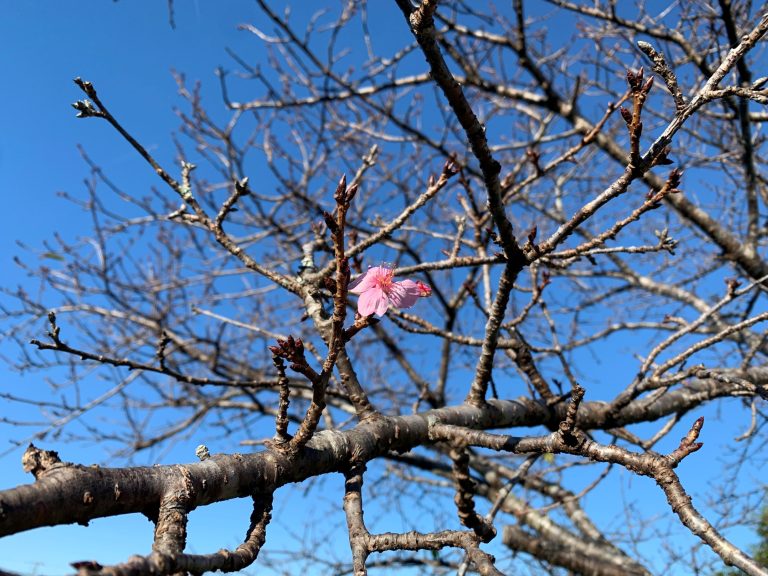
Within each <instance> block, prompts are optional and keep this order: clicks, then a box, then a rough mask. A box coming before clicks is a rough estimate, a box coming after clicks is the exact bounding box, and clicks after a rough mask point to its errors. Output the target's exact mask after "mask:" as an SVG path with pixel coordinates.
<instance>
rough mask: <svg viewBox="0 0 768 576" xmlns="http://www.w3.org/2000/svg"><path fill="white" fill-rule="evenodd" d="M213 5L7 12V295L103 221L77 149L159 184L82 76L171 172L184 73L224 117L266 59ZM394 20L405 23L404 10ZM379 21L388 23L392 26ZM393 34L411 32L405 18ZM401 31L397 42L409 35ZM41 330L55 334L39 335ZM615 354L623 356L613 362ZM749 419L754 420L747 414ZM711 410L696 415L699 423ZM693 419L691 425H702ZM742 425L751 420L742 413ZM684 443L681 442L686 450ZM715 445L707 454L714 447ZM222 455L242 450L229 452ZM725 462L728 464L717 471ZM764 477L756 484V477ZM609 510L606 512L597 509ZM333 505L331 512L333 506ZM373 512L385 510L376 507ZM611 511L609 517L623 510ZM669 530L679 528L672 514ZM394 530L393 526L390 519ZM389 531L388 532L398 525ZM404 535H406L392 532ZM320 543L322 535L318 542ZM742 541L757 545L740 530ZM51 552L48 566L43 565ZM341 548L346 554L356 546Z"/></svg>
mask: <svg viewBox="0 0 768 576" xmlns="http://www.w3.org/2000/svg"><path fill="white" fill-rule="evenodd" d="M222 5H223V3H214V2H196V1H195V2H192V1H190V2H184V3H182V2H177V6H176V14H175V19H176V29H175V30H173V29H171V27H170V26H169V24H168V12H167V6H166V2H162V1H154V2H150V1H131V0H123V1H120V2H106V1H103V0H90V1H79V2H77V3H74V2H56V1H47V2H13V1H9V0H6V1H5V2H2V3H1V4H0V7H2V10H3V11H2V18H0V47H1V48H2V56H1V57H0V72H1V73H2V78H3V79H4V82H3V89H2V92H1V93H0V94H1V96H0V97H1V98H2V124H0V126H1V128H2V133H1V134H2V137H0V193H1V194H2V199H3V202H4V206H5V211H4V218H3V223H2V226H0V266H2V268H1V270H2V282H3V285H5V286H14V285H16V284H19V283H22V284H25V285H27V286H30V285H31V284H30V282H29V279H27V278H26V277H24V276H23V275H22V273H21V271H20V270H19V269H18V268H17V267H16V266H14V264H13V262H12V260H11V259H12V257H13V256H14V255H16V254H19V253H20V252H21V250H20V249H19V248H18V247H17V245H16V241H17V240H21V241H23V242H25V243H27V244H29V245H30V246H40V245H41V243H42V241H44V240H45V239H47V238H51V236H52V234H53V232H54V231H58V232H60V233H62V234H63V235H64V236H65V237H69V238H74V237H76V236H78V235H83V234H87V233H88V230H89V226H90V221H89V219H88V217H87V215H86V214H84V213H83V212H81V211H80V210H79V209H78V208H77V207H75V206H73V205H72V204H71V203H69V202H67V201H65V200H63V199H62V198H60V197H58V196H57V192H60V191H64V192H67V193H69V194H72V195H75V196H76V195H78V194H79V193H81V192H82V190H83V179H84V178H86V177H87V174H88V167H87V166H86V164H85V163H84V162H83V160H82V158H81V157H80V155H79V153H78V150H77V145H83V146H84V147H85V149H86V150H87V152H88V153H89V154H90V155H91V156H92V157H93V158H94V160H95V161H96V162H97V163H99V164H100V165H101V166H102V167H103V168H104V169H105V170H106V171H108V172H109V174H110V176H111V177H113V178H115V179H118V180H121V179H122V180H123V181H130V182H131V185H132V186H134V187H135V189H137V190H144V189H146V188H147V187H149V186H152V185H156V184H158V182H157V179H156V176H155V175H154V174H153V173H152V172H151V170H149V169H148V168H147V166H146V165H145V164H144V162H143V161H141V159H140V158H139V157H138V156H137V155H136V154H135V152H134V151H133V150H132V149H130V148H129V147H128V146H127V145H126V144H125V142H123V141H122V140H120V139H119V138H118V137H117V136H116V134H115V133H114V132H113V131H112V130H110V129H108V127H107V126H106V125H105V124H104V123H103V122H99V121H96V120H90V119H86V120H79V119H77V118H75V112H74V110H73V109H72V108H71V107H70V104H71V103H72V102H73V101H75V100H77V99H80V98H81V97H82V94H81V93H80V92H79V90H78V89H77V87H76V86H75V85H74V84H73V82H72V79H73V78H75V77H77V76H80V77H82V78H84V79H86V80H90V81H92V82H93V83H94V84H95V85H96V88H97V89H98V90H99V92H100V94H101V95H102V97H103V98H104V100H105V101H106V102H108V105H109V106H110V109H112V110H113V111H114V112H115V113H116V114H118V115H119V117H120V118H121V121H122V122H123V123H124V125H125V126H127V127H129V128H130V129H131V130H132V132H133V133H134V135H135V136H136V137H137V138H138V139H139V140H140V141H141V142H143V143H144V145H145V146H147V148H149V149H150V150H151V151H152V153H153V154H154V155H156V156H157V157H158V158H159V159H160V160H161V161H163V162H165V163H166V164H167V165H172V161H173V158H174V156H175V150H174V148H173V143H172V140H171V137H170V134H171V132H173V131H174V130H175V129H176V128H177V126H178V119H177V117H176V115H175V114H174V112H173V108H174V106H180V105H182V103H181V100H180V98H179V97H178V95H177V86H176V83H175V81H174V79H173V76H172V74H171V70H172V69H174V70H178V71H180V72H184V73H186V74H187V76H188V78H190V79H193V80H194V79H200V80H201V81H202V82H203V95H204V97H205V98H207V101H208V102H209V107H210V108H212V109H213V110H217V108H216V107H217V106H219V108H218V110H219V111H221V112H223V106H222V105H221V104H220V98H219V91H218V81H217V79H216V77H215V75H214V71H215V70H216V68H217V67H218V66H221V65H224V66H225V67H226V66H228V65H230V60H229V56H228V55H227V54H226V52H225V47H229V48H232V49H234V50H235V51H236V52H238V53H240V54H246V55H247V54H251V55H253V56H254V57H257V56H258V50H259V49H260V45H259V44H258V43H257V42H255V40H254V38H253V37H252V36H251V35H250V34H248V33H246V32H237V31H235V28H236V26H237V25H238V24H240V23H244V22H252V21H253V20H254V19H255V18H257V16H258V12H257V8H256V5H255V3H252V2H250V1H245V0H230V1H228V2H226V10H222V9H221V6H222ZM392 14H393V15H394V16H397V14H396V13H395V12H394V11H393V12H392ZM378 25H383V24H382V23H381V22H379V23H378ZM391 25H392V26H399V27H402V26H403V23H402V21H401V20H399V19H397V20H394V19H393V21H392V23H391ZM396 37H397V35H396V34H395V35H392V36H391V37H390V38H388V40H389V39H394V38H396ZM40 328H41V331H42V330H43V329H44V327H43V326H41V327H40ZM0 353H1V354H3V355H6V356H10V357H14V356H15V354H16V352H15V350H13V349H12V348H11V347H9V346H8V345H7V344H5V343H0ZM609 356H610V355H609ZM2 374H3V378H2V380H3V381H2V387H3V388H9V389H14V388H16V387H32V386H36V385H37V384H38V382H37V381H35V380H34V379H30V378H29V377H28V376H27V377H24V378H20V377H18V376H17V375H15V374H13V373H9V372H8V371H6V370H3V372H2ZM728 411H729V408H728V405H727V404H725V406H724V407H722V408H721V407H711V408H708V409H706V410H704V411H703V413H704V414H705V415H707V416H708V417H711V418H713V419H715V420H716V421H717V420H718V419H719V422H718V423H717V424H715V423H714V422H713V421H712V420H709V421H708V425H707V426H705V432H704V437H703V439H704V441H705V443H707V444H706V446H707V448H706V449H709V447H710V446H711V452H704V451H702V453H701V454H698V455H694V456H693V457H691V458H690V459H688V460H686V462H685V463H684V464H683V466H682V467H681V470H680V473H681V476H683V479H684V482H688V483H689V484H688V485H689V486H691V487H693V488H694V489H695V490H698V491H700V493H705V492H706V485H707V481H708V477H709V476H708V475H707V472H711V471H712V469H713V462H714V460H715V459H716V456H715V455H716V454H720V453H722V452H720V449H719V443H720V442H723V443H730V442H731V439H732V438H733V437H734V436H735V435H737V434H739V433H740V432H743V430H744V428H745V427H746V425H747V423H746V422H744V421H743V420H741V421H734V420H733V419H731V418H729V417H728V414H729V412H728ZM740 414H743V413H740ZM698 415H699V413H697V414H696V416H698ZM693 418H694V416H691V417H690V418H689V420H691V421H692V420H693ZM740 418H742V416H740ZM14 432H15V431H14V430H13V429H9V428H8V427H7V426H2V425H0V452H3V451H4V450H5V448H6V446H7V440H8V438H10V437H14V438H16V437H17V436H18V432H16V433H14ZM674 441H675V438H672V439H670V441H669V442H674ZM46 442H47V443H46V444H45V445H44V447H45V448H54V449H58V450H60V451H61V453H62V457H63V458H64V459H65V460H72V461H78V462H83V463H90V462H93V461H95V460H100V459H101V458H103V453H101V452H99V451H98V450H94V449H93V447H90V448H89V447H87V446H64V445H57V444H56V442H55V441H54V440H51V441H50V442H48V441H46ZM196 444H197V442H194V441H193V442H190V445H189V446H181V447H178V449H175V450H174V451H172V452H170V453H169V454H167V455H166V458H167V461H169V462H173V461H176V462H184V461H191V460H193V455H192V451H193V450H194V445H196ZM706 449H705V450H706ZM221 450H222V451H232V450H233V447H227V446H222V447H221ZM22 451H23V450H22V449H17V450H14V451H13V452H11V453H10V454H7V455H5V456H3V457H2V458H0V466H2V470H3V474H2V476H0V489H4V488H9V487H12V486H16V485H18V484H20V483H25V482H29V481H30V480H31V477H29V476H28V475H25V474H23V472H22V471H21V466H20V458H21V453H22ZM714 463H715V464H716V462H714ZM619 476H620V478H619V479H618V480H617V482H616V491H617V492H616V497H617V498H618V497H619V496H618V492H619V490H620V487H623V488H624V489H625V490H626V494H625V495H626V497H627V498H628V499H631V500H634V501H636V502H637V503H638V504H640V505H644V506H654V507H656V506H658V508H659V511H660V514H667V515H670V513H669V510H665V507H664V503H663V498H662V497H661V493H660V492H659V491H658V490H657V489H656V487H655V486H654V485H653V483H652V482H651V481H649V480H647V479H644V478H636V477H631V475H629V474H622V475H619ZM751 478H752V479H753V480H752V481H756V478H754V477H751ZM322 482H323V486H324V488H327V490H328V491H327V493H326V494H325V496H324V498H325V500H331V499H334V498H335V499H336V500H337V502H338V503H340V502H341V496H342V493H341V491H340V486H341V481H340V478H332V479H327V480H323V481H322ZM277 496H278V501H277V506H276V511H278V510H281V511H283V512H284V513H287V514H288V516H286V517H285V518H292V519H293V520H291V522H297V523H300V521H301V520H302V519H303V518H304V517H305V515H306V514H309V515H310V516H311V515H314V516H315V520H316V524H317V527H316V528H315V529H314V530H315V532H318V531H319V530H320V529H321V528H322V527H323V526H325V524H326V523H331V524H336V525H339V526H341V525H343V515H342V513H341V511H340V508H338V507H337V509H336V511H337V515H336V516H335V517H333V518H327V517H324V516H320V512H319V511H314V510H312V509H310V508H311V507H309V506H307V497H303V496H301V495H300V493H299V492H298V491H289V490H287V489H286V490H283V491H281V492H280V493H278V495H277ZM594 505H595V506H596V507H597V508H598V509H599V503H594ZM327 508H328V507H325V508H323V510H325V509H327ZM372 512H373V515H374V516H375V515H376V512H380V513H381V514H383V515H384V516H386V515H385V514H384V512H383V511H375V510H374V511H372ZM611 512H612V511H608V512H607V513H608V514H610V513H611ZM248 514H249V506H248V503H247V502H228V503H222V504H218V505H216V506H210V507H208V508H207V509H205V510H200V511H196V512H195V513H193V514H192V516H191V524H190V550H192V551H195V552H206V551H211V550H215V549H217V548H219V547H234V546H236V545H237V544H238V543H239V542H240V538H241V537H242V533H243V532H244V528H245V526H246V525H247V518H248ZM275 516H276V521H275V523H274V524H273V525H272V526H270V531H269V543H270V547H274V549H279V548H281V547H283V546H290V545H291V543H292V538H291V536H290V532H289V528H290V526H289V524H290V523H291V522H289V521H287V520H280V519H279V518H278V517H277V514H276V515H275ZM670 521H672V518H671V516H670ZM385 524H386V523H385ZM385 524H382V525H385ZM388 527H389V528H390V529H397V526H396V525H388ZM316 536H318V537H319V536H320V534H316ZM738 536H739V537H740V538H743V537H748V536H747V535H746V534H744V533H743V532H742V533H739V534H738ZM151 538H152V532H151V526H150V525H149V524H148V522H147V520H146V519H144V518H143V517H139V516H131V517H123V518H115V519H103V520H97V521H94V522H93V523H92V525H91V527H90V528H85V527H80V526H72V527H55V528H49V529H42V530H36V531H31V532H27V533H24V534H20V535H17V536H13V537H9V538H5V539H2V540H0V559H2V560H0V568H5V569H10V570H17V571H20V572H35V571H40V572H44V573H46V574H49V575H55V574H63V573H66V572H67V571H68V562H69V561H72V560H83V559H97V560H99V561H100V562H102V563H109V562H116V561H121V560H124V559H126V558H127V557H128V556H130V555H131V554H134V553H142V552H147V551H149V547H150V546H151ZM41 543H42V544H43V546H42V547H43V548H44V549H45V557H44V558H41V557H40V556H38V555H37V554H38V553H37V552H35V550H39V549H40V547H41ZM333 546H334V547H335V548H336V549H338V552H339V555H340V556H341V557H343V555H344V553H345V550H346V543H345V541H343V540H341V541H339V542H337V543H335V544H333Z"/></svg>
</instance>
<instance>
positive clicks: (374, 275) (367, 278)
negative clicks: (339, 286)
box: [349, 266, 387, 294]
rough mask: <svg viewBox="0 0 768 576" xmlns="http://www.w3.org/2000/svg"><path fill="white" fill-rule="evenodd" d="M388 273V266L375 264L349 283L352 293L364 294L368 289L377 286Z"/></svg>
mask: <svg viewBox="0 0 768 576" xmlns="http://www.w3.org/2000/svg"><path fill="white" fill-rule="evenodd" d="M386 273H387V269H386V268H382V267H381V266H373V267H372V268H368V270H367V271H366V272H365V273H363V274H362V275H360V276H358V277H357V278H355V280H354V281H353V282H352V283H350V285H349V292H351V293H352V294H362V293H363V292H365V291H366V290H371V289H372V288H376V287H377V286H378V285H379V283H380V282H381V278H382V277H383V276H384V275H385V274H386Z"/></svg>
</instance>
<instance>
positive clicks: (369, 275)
mask: <svg viewBox="0 0 768 576" xmlns="http://www.w3.org/2000/svg"><path fill="white" fill-rule="evenodd" d="M394 276H395V272H394V270H392V269H391V268H389V267H387V266H373V267H372V268H368V271H367V272H366V273H365V274H363V275H362V276H360V277H359V278H358V279H357V280H355V281H354V282H352V284H350V288H349V291H350V292H351V293H352V294H359V295H360V298H359V299H358V301H357V311H358V312H359V313H360V314H361V315H362V316H370V315H371V314H376V315H377V316H383V315H384V313H385V312H386V311H387V308H389V305H390V304H391V305H392V306H394V307H396V308H410V307H411V306H413V305H414V304H416V301H417V300H418V299H419V298H421V297H425V296H430V295H431V294H432V288H430V287H429V286H427V285H426V284H424V282H420V281H418V280H416V281H414V280H400V281H399V282H395V281H394V280H393V278H394Z"/></svg>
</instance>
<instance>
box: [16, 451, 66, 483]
mask: <svg viewBox="0 0 768 576" xmlns="http://www.w3.org/2000/svg"><path fill="white" fill-rule="evenodd" d="M57 464H61V458H59V453H58V452H56V451H55V450H40V449H39V448H38V447H36V446H35V445H34V444H30V445H29V447H28V448H27V449H26V450H25V451H24V454H23V456H22V457H21V466H22V468H23V469H24V472H31V473H32V475H33V476H34V477H35V479H36V480H37V479H38V478H40V477H41V476H42V475H43V474H45V473H46V472H47V471H48V470H50V469H51V468H53V467H54V466H55V465H57Z"/></svg>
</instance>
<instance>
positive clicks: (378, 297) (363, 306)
mask: <svg viewBox="0 0 768 576" xmlns="http://www.w3.org/2000/svg"><path fill="white" fill-rule="evenodd" d="M388 307H389V299H388V298H387V296H386V294H384V291H383V290H381V289H379V288H370V289H368V290H366V291H365V292H363V293H362V294H360V298H358V300H357V311H358V312H359V313H360V315H361V316H370V315H371V314H374V313H375V314H376V315H378V316H383V315H384V313H385V312H386V311H387V308H388Z"/></svg>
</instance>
